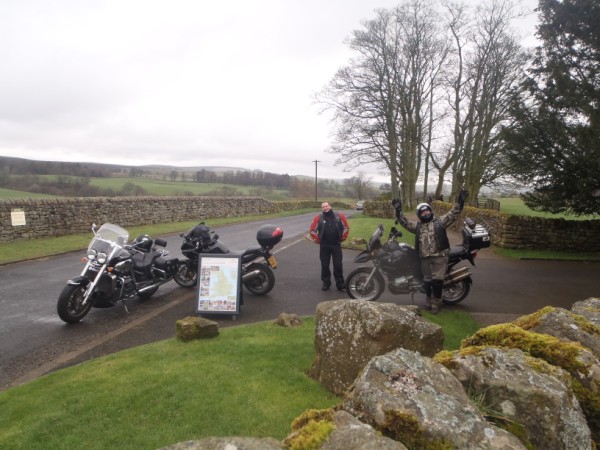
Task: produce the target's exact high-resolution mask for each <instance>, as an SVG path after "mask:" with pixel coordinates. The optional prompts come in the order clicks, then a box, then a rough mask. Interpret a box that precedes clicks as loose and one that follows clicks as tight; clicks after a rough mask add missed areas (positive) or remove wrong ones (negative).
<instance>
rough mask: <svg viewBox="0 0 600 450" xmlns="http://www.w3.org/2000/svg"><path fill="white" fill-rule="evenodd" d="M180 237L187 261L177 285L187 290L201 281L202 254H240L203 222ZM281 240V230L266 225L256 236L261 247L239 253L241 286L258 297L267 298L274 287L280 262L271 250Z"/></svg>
mask: <svg viewBox="0 0 600 450" xmlns="http://www.w3.org/2000/svg"><path fill="white" fill-rule="evenodd" d="M180 236H181V237H182V238H183V243H182V244H181V252H182V253H183V255H184V256H185V257H186V258H187V259H184V260H181V261H180V262H179V267H178V269H177V271H176V274H175V282H176V283H177V284H179V285H180V286H183V287H186V288H191V287H194V286H196V284H197V282H198V261H199V258H200V256H201V255H202V254H213V255H214V254H227V253H231V254H232V255H234V254H237V253H232V252H231V251H230V250H229V248H228V247H227V246H226V245H225V244H224V243H223V242H221V241H220V240H219V235H218V234H216V233H215V232H214V231H212V230H210V229H209V228H208V227H207V226H206V225H205V223H204V222H200V223H199V224H198V225H196V226H194V227H193V228H192V229H190V230H189V231H188V232H187V233H182V234H181V235H180ZM282 238H283V229H282V228H281V227H278V226H276V225H271V224H267V225H263V226H262V227H260V228H259V230H258V231H257V233H256V240H257V241H258V244H259V245H258V246H252V247H248V248H247V249H245V250H243V251H242V252H241V253H239V254H240V255H241V259H242V283H243V284H244V286H245V287H246V289H248V290H249V291H250V292H252V293H253V294H255V295H265V294H267V293H269V292H270V291H271V289H273V286H275V274H274V273H273V269H275V268H276V267H277V260H276V258H275V255H273V254H272V253H271V250H272V249H273V247H275V245H277V244H278V243H279V242H280V241H281V239H282Z"/></svg>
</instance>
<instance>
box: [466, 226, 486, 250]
mask: <svg viewBox="0 0 600 450" xmlns="http://www.w3.org/2000/svg"><path fill="white" fill-rule="evenodd" d="M465 231H466V233H467V237H468V239H469V249H471V250H479V249H481V248H488V247H489V246H490V245H492V239H491V237H490V233H489V232H488V231H487V230H486V229H485V228H484V227H483V226H481V225H475V227H473V228H471V227H469V226H465Z"/></svg>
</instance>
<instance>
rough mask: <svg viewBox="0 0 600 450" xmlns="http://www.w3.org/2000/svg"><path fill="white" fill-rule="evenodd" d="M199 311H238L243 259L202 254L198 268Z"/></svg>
mask: <svg viewBox="0 0 600 450" xmlns="http://www.w3.org/2000/svg"><path fill="white" fill-rule="evenodd" d="M198 274H199V278H198V312H207V313H237V312H238V311H239V292H240V277H241V260H240V257H239V256H225V255H223V256H221V255H219V256H214V255H211V256H201V257H200V262H199V270H198Z"/></svg>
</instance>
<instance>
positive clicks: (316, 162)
mask: <svg viewBox="0 0 600 450" xmlns="http://www.w3.org/2000/svg"><path fill="white" fill-rule="evenodd" d="M313 162H314V163H315V202H316V201H317V164H318V163H320V162H321V161H317V160H316V159H315V160H314V161H313Z"/></svg>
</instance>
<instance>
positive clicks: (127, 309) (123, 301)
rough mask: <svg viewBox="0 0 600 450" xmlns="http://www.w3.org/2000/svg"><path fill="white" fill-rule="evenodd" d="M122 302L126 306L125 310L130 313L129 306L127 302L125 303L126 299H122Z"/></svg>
mask: <svg viewBox="0 0 600 450" xmlns="http://www.w3.org/2000/svg"><path fill="white" fill-rule="evenodd" d="M121 303H123V307H124V308H125V312H126V313H127V314H129V308H127V303H125V299H123V300H121Z"/></svg>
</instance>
